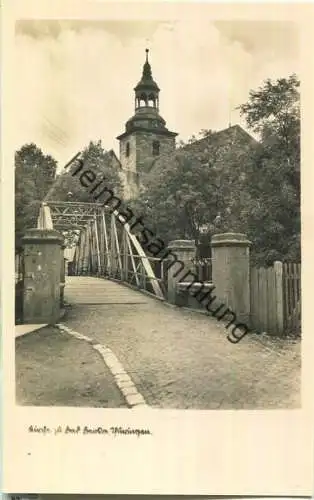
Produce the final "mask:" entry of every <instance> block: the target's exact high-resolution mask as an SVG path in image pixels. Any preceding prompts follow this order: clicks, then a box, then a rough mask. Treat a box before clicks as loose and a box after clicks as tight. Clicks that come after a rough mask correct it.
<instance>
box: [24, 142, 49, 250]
mask: <svg viewBox="0 0 314 500" xmlns="http://www.w3.org/2000/svg"><path fill="white" fill-rule="evenodd" d="M56 169H57V162H56V160H54V159H53V158H52V157H51V156H50V155H45V154H44V153H43V152H42V150H41V149H40V148H39V147H37V146H36V145H35V144H33V143H31V144H25V145H24V146H22V147H21V148H20V149H19V150H18V151H16V153H15V236H16V244H19V240H20V238H21V236H22V235H23V233H24V232H25V230H26V229H29V228H32V227H36V225H37V217H38V212H39V206H40V203H41V201H42V200H43V198H44V197H45V195H46V193H47V191H48V190H49V188H50V186H51V185H52V184H53V182H54V179H55V175H56Z"/></svg>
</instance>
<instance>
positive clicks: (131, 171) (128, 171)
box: [117, 49, 177, 198]
mask: <svg viewBox="0 0 314 500" xmlns="http://www.w3.org/2000/svg"><path fill="white" fill-rule="evenodd" d="M134 92H135V112H134V115H133V116H132V118H130V119H129V120H128V121H127V122H126V124H125V131H124V132H123V134H121V135H119V136H118V137H117V139H118V140H119V142H120V163H121V166H122V171H123V173H124V176H125V197H126V198H132V197H134V196H136V194H137V192H138V188H139V186H140V182H141V175H142V174H145V172H146V171H147V168H149V167H150V166H151V165H152V161H153V159H154V158H157V157H158V156H159V155H162V154H168V153H173V151H174V150H175V137H176V136H177V134H176V133H175V132H170V131H169V130H168V129H167V128H166V122H165V120H164V119H163V118H162V117H161V116H160V114H159V92H160V89H159V87H158V85H157V83H156V82H155V81H154V79H153V76H152V69H151V66H150V63H149V61H148V49H146V61H145V63H144V66H143V73H142V78H141V80H140V82H139V83H138V84H137V85H136V87H135V88H134Z"/></svg>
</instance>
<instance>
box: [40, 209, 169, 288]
mask: <svg viewBox="0 0 314 500" xmlns="http://www.w3.org/2000/svg"><path fill="white" fill-rule="evenodd" d="M38 227H39V228H42V229H57V230H59V231H60V232H65V231H71V230H79V231H80V234H79V238H78V242H77V245H76V248H75V254H74V261H73V272H74V274H75V275H94V276H99V277H107V278H109V279H110V278H111V279H112V278H113V279H117V280H119V281H122V282H125V283H129V284H131V285H133V286H136V287H137V288H140V289H143V290H146V291H148V292H150V293H153V294H154V295H155V296H157V297H159V298H164V295H165V287H164V281H163V262H160V259H154V258H151V257H148V256H146V253H145V251H144V250H143V248H142V246H141V244H140V242H139V240H138V238H137V237H136V236H135V235H134V234H133V233H132V232H131V230H130V226H129V224H128V223H127V222H126V221H125V220H124V218H123V216H121V215H120V214H119V212H118V211H117V210H114V211H112V209H110V207H106V206H103V205H102V204H97V203H85V202H58V201H47V202H46V203H43V204H42V207H41V209H40V214H39V217H38ZM156 261H158V263H159V264H160V266H161V276H160V277H159V278H157V277H156V274H155V272H154V270H153V267H154V265H155V264H156V263H157V262H156Z"/></svg>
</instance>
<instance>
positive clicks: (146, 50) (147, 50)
mask: <svg viewBox="0 0 314 500" xmlns="http://www.w3.org/2000/svg"><path fill="white" fill-rule="evenodd" d="M145 52H146V62H148V52H149V49H145Z"/></svg>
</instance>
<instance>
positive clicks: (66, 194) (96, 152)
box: [49, 140, 122, 203]
mask: <svg viewBox="0 0 314 500" xmlns="http://www.w3.org/2000/svg"><path fill="white" fill-rule="evenodd" d="M82 159H83V162H84V170H85V169H91V170H92V171H93V172H94V173H95V174H96V175H97V179H96V180H100V179H103V178H105V181H104V182H105V184H106V186H108V188H110V189H112V190H113V191H114V193H116V194H117V195H121V193H122V184H121V180H120V177H119V172H118V168H119V167H118V165H119V164H118V163H116V162H115V161H114V157H113V155H112V153H111V152H107V151H105V149H104V148H103V146H102V143H101V141H100V140H99V141H96V142H93V141H91V142H90V143H89V145H88V146H87V147H86V148H85V150H84V151H83V153H82ZM72 171H73V168H70V170H69V171H66V172H61V173H60V175H59V176H58V177H57V179H56V182H55V185H54V187H53V189H52V190H51V192H50V193H49V200H55V201H81V202H89V203H92V202H93V197H92V195H91V194H89V192H88V190H87V189H86V188H84V187H83V186H82V185H81V183H80V181H79V176H73V175H72ZM95 182H96V181H95Z"/></svg>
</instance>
